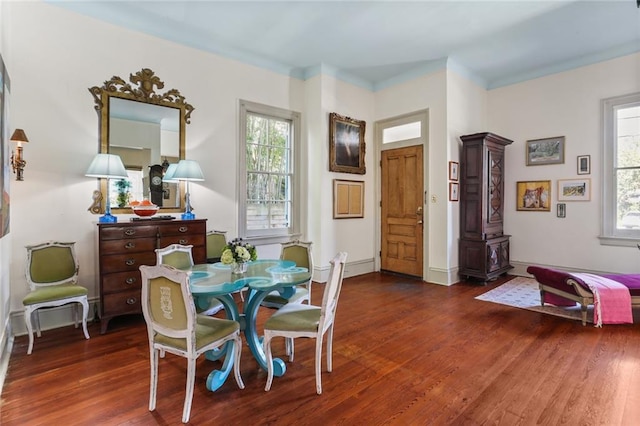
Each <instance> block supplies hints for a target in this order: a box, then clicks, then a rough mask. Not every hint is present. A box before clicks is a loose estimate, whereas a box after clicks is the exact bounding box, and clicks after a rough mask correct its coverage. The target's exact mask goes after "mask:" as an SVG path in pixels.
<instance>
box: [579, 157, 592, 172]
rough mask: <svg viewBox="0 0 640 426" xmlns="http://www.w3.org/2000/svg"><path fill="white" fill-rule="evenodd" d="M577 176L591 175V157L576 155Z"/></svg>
mask: <svg viewBox="0 0 640 426" xmlns="http://www.w3.org/2000/svg"><path fill="white" fill-rule="evenodd" d="M578 174H579V175H589V174H591V156H590V155H578Z"/></svg>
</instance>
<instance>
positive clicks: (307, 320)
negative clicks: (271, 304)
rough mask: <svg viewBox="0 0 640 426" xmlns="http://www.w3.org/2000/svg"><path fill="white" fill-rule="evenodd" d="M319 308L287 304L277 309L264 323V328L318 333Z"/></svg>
mask: <svg viewBox="0 0 640 426" xmlns="http://www.w3.org/2000/svg"><path fill="white" fill-rule="evenodd" d="M319 323H320V307H319V306H309V305H302V304H296V305H293V304H288V305H285V306H283V307H282V308H280V309H278V311H276V313H275V314H273V315H272V316H271V317H270V318H269V319H268V320H267V322H266V323H265V325H264V328H265V329H269V330H280V331H310V332H314V331H318V324H319Z"/></svg>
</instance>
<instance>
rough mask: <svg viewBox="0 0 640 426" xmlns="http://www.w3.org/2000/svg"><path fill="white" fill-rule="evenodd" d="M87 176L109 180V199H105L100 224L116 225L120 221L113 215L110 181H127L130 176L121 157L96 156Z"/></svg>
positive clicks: (111, 155)
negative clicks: (116, 179)
mask: <svg viewBox="0 0 640 426" xmlns="http://www.w3.org/2000/svg"><path fill="white" fill-rule="evenodd" d="M85 176H88V177H95V178H106V179H107V197H106V198H105V201H104V202H105V206H106V208H105V212H104V216H100V218H99V219H98V222H100V223H115V222H117V221H118V218H117V217H115V216H114V215H112V214H111V197H109V191H110V189H111V188H110V187H109V179H111V178H118V179H127V178H128V177H129V176H128V175H127V170H126V169H125V168H124V164H122V160H121V159H120V156H118V155H115V154H98V155H96V156H95V158H94V159H93V161H92V162H91V165H90V166H89V168H88V169H87V173H85Z"/></svg>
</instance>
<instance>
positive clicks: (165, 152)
mask: <svg viewBox="0 0 640 426" xmlns="http://www.w3.org/2000/svg"><path fill="white" fill-rule="evenodd" d="M129 81H130V82H129V83H128V82H126V81H125V80H124V79H122V78H120V77H117V76H114V77H112V78H111V80H107V81H105V82H104V84H103V85H102V86H101V87H98V86H94V87H91V88H89V92H91V94H92V95H93V98H94V101H95V104H96V105H95V109H96V111H97V112H98V116H99V119H100V123H99V128H100V152H101V153H110V154H117V155H119V156H120V158H121V159H122V162H123V163H124V165H125V168H126V169H127V174H128V175H129V179H128V180H124V179H122V180H118V179H110V185H109V186H110V188H107V180H106V179H100V192H101V194H102V195H103V196H102V197H101V196H100V195H101V194H100V193H97V194H96V193H94V206H91V207H90V209H89V210H90V211H91V212H93V213H96V214H98V213H101V212H103V211H104V209H105V202H107V200H108V202H110V205H111V210H112V212H113V213H121V214H122V213H132V210H131V208H130V207H129V206H130V204H129V203H130V202H131V201H134V200H136V201H142V199H144V198H148V199H149V201H151V202H152V203H154V204H156V205H158V206H160V212H161V213H163V212H166V213H171V212H179V211H183V210H184V184H183V183H179V182H166V181H163V180H162V179H161V178H162V176H163V174H164V172H166V170H167V168H168V167H169V165H170V164H172V163H177V162H178V161H180V160H182V159H184V157H185V140H186V125H187V124H189V123H190V122H191V113H192V112H193V109H194V108H193V106H191V105H190V104H188V103H187V102H186V101H185V98H184V96H182V95H181V94H180V92H179V91H178V90H177V89H170V90H168V91H166V92H164V93H162V92H160V90H161V89H163V88H164V82H163V81H162V80H160V78H159V77H158V76H157V75H155V73H154V72H153V71H152V70H150V69H149V68H143V69H142V70H140V71H138V72H136V73H135V74H130V75H129Z"/></svg>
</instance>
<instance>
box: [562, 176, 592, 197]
mask: <svg viewBox="0 0 640 426" xmlns="http://www.w3.org/2000/svg"><path fill="white" fill-rule="evenodd" d="M589 200H591V179H559V180H558V201H589Z"/></svg>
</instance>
